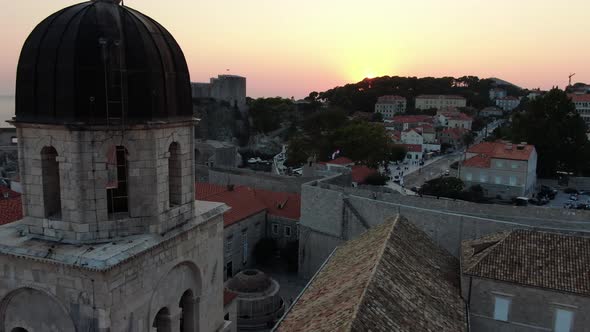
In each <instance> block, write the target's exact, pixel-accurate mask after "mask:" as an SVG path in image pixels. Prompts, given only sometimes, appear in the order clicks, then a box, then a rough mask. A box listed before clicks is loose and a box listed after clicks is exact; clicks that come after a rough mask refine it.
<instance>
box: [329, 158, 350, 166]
mask: <svg viewBox="0 0 590 332" xmlns="http://www.w3.org/2000/svg"><path fill="white" fill-rule="evenodd" d="M324 164H332V165H350V164H354V161H352V160H351V159H349V158H346V157H338V158H336V159H333V160H329V161H326V162H324Z"/></svg>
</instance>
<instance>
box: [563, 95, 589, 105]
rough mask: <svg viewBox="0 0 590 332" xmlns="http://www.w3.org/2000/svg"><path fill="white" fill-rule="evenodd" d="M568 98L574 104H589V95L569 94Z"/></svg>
mask: <svg viewBox="0 0 590 332" xmlns="http://www.w3.org/2000/svg"><path fill="white" fill-rule="evenodd" d="M568 97H570V98H571V99H572V101H573V102H574V103H582V102H590V94H578V93H570V94H568Z"/></svg>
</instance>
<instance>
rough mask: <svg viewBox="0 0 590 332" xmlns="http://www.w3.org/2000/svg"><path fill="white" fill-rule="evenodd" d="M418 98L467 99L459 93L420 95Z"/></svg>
mask: <svg viewBox="0 0 590 332" xmlns="http://www.w3.org/2000/svg"><path fill="white" fill-rule="evenodd" d="M416 99H465V98H464V97H461V96H457V95H420V96H418V97H416Z"/></svg>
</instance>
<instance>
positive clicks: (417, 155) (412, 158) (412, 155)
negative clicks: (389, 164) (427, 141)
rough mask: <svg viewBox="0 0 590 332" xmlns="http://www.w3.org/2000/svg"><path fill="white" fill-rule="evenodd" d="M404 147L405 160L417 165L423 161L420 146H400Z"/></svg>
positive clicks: (422, 151)
mask: <svg viewBox="0 0 590 332" xmlns="http://www.w3.org/2000/svg"><path fill="white" fill-rule="evenodd" d="M400 146H402V147H404V148H405V149H406V151H408V153H407V154H406V160H407V161H409V162H412V163H414V164H417V163H418V162H419V161H420V160H422V159H424V150H423V148H422V145H419V144H400Z"/></svg>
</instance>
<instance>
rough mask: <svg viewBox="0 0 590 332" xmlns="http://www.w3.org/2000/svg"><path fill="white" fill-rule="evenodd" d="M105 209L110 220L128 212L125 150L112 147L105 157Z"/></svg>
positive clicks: (121, 147) (119, 147) (120, 147)
mask: <svg viewBox="0 0 590 332" xmlns="http://www.w3.org/2000/svg"><path fill="white" fill-rule="evenodd" d="M107 171H108V180H107V207H108V212H109V216H110V217H111V219H116V218H117V217H118V215H117V214H125V216H126V215H127V213H128V212H129V197H128V188H127V184H128V182H127V177H128V171H127V149H125V147H124V146H113V147H112V148H111V149H110V150H109V153H108V156H107Z"/></svg>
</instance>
